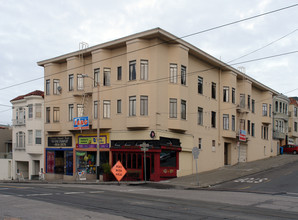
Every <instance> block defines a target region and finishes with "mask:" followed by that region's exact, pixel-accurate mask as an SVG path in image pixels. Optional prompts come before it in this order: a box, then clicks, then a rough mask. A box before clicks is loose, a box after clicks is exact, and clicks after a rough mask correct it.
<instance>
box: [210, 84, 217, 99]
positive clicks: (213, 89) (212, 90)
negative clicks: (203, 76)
mask: <svg viewBox="0 0 298 220" xmlns="http://www.w3.org/2000/svg"><path fill="white" fill-rule="evenodd" d="M211 98H213V99H216V83H214V82H213V83H212V85H211Z"/></svg>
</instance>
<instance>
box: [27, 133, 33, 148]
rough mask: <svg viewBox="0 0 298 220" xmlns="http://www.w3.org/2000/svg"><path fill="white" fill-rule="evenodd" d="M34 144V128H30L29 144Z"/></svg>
mask: <svg viewBox="0 0 298 220" xmlns="http://www.w3.org/2000/svg"><path fill="white" fill-rule="evenodd" d="M32 144H33V130H28V145H32Z"/></svg>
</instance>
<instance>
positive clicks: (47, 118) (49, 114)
mask: <svg viewBox="0 0 298 220" xmlns="http://www.w3.org/2000/svg"><path fill="white" fill-rule="evenodd" d="M46 123H51V107H46Z"/></svg>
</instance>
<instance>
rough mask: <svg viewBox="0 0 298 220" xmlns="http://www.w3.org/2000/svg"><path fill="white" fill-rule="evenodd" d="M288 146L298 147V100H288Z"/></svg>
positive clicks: (295, 98)
mask: <svg viewBox="0 0 298 220" xmlns="http://www.w3.org/2000/svg"><path fill="white" fill-rule="evenodd" d="M288 143H289V144H297V145H298V98H297V97H291V98H290V106H289V141H288Z"/></svg>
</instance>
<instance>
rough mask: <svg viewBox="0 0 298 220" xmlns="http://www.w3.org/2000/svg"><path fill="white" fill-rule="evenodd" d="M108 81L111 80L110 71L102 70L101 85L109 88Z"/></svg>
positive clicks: (108, 69) (109, 83)
mask: <svg viewBox="0 0 298 220" xmlns="http://www.w3.org/2000/svg"><path fill="white" fill-rule="evenodd" d="M110 79H111V69H110V68H104V70H103V85H104V86H110V85H111V81H110Z"/></svg>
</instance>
